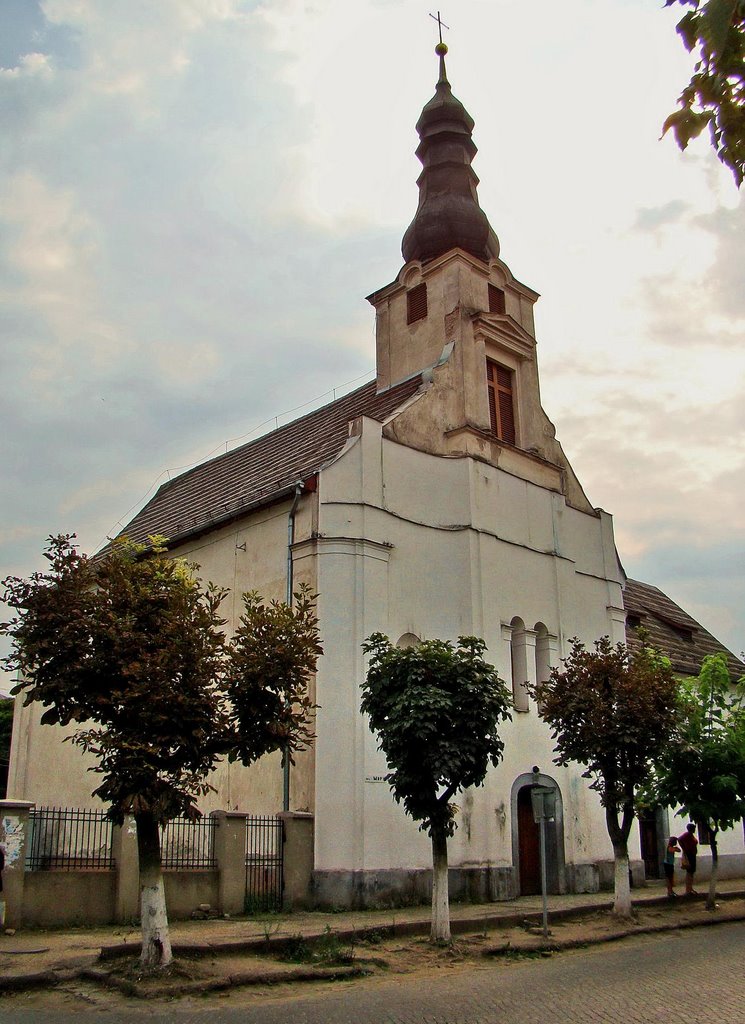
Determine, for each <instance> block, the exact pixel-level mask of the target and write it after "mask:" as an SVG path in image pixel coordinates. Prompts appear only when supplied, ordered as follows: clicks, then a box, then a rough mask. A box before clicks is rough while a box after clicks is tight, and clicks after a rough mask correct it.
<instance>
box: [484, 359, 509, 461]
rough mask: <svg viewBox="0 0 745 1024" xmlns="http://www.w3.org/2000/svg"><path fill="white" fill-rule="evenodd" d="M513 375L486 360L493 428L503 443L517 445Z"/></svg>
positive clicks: (503, 367)
mask: <svg viewBox="0 0 745 1024" xmlns="http://www.w3.org/2000/svg"><path fill="white" fill-rule="evenodd" d="M512 381H513V374H512V370H508V369H507V368H506V367H505V366H500V365H499V363H495V362H494V361H493V360H492V359H487V360H486V386H487V390H488V392H489V418H490V420H491V428H492V430H493V431H494V433H495V434H496V435H497V437H498V438H500V439H501V440H502V441H507V442H508V443H509V444H515V443H516V434H515V406H514V393H513V386H512Z"/></svg>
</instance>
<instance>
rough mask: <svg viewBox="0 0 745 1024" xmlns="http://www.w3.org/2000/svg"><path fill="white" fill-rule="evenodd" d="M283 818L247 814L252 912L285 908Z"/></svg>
mask: <svg viewBox="0 0 745 1024" xmlns="http://www.w3.org/2000/svg"><path fill="white" fill-rule="evenodd" d="M282 849H283V831H282V819H281V818H278V817H276V815H260V814H248V815H246V901H245V909H246V912H247V913H249V914H253V913H257V912H262V911H267V910H280V909H281V908H282V889H283V878H282V867H283V865H282Z"/></svg>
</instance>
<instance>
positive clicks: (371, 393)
mask: <svg viewBox="0 0 745 1024" xmlns="http://www.w3.org/2000/svg"><path fill="white" fill-rule="evenodd" d="M421 383H422V381H421V376H420V375H419V374H417V375H416V376H415V377H413V378H412V379H410V380H406V381H403V382H402V383H401V384H397V385H396V386H395V387H392V388H390V389H389V390H387V391H384V392H382V393H381V394H377V393H376V390H375V381H371V382H370V383H369V384H365V385H363V386H362V387H361V388H357V390H356V391H352V392H351V393H350V394H348V395H344V396H343V397H342V398H338V399H337V400H336V401H335V402H330V403H329V404H328V405H324V406H323V407H322V408H320V409H316V410H315V411H314V412H311V413H308V415H307V416H303V417H301V418H300V419H298V420H294V421H293V422H292V423H287V424H285V426H282V427H279V428H278V429H277V430H274V431H272V433H270V434H265V435H264V436H263V437H260V438H258V439H257V440H255V441H250V442H249V443H248V444H244V445H241V447H240V448H235V449H233V451H230V452H227V453H226V454H225V455H220V456H218V457H217V458H215V459H210V460H209V462H203V463H201V464H200V465H199V466H195V468H194V469H190V470H188V471H187V472H186V473H182V474H181V475H180V476H177V477H175V478H174V479H173V480H169V481H168V483H165V484H163V485H162V486H161V487H160V488H159V489H158V491H157V492H156V494H155V495H154V496H153V497H152V498H151V499H150V501H149V502H148V503H147V505H145V506H144V508H142V509H141V510H140V512H138V513H137V515H136V516H135V517H134V519H132V520H131V521H130V522H129V523H128V524H127V526H125V527H124V529H123V530H122V531H121V533H120V534H119V535H120V536H126V537H129V539H130V540H134V541H137V542H139V543H146V542H147V538H148V537H149V536H153V535H160V536H163V537H167V538H168V540H169V541H170V542H171V543H173V542H177V541H179V540H185V539H186V538H187V537H190V536H193V535H194V534H199V533H205V532H207V531H209V530H212V529H216V528H217V527H218V526H220V525H222V524H224V523H226V522H229V521H230V520H231V519H234V518H235V517H236V516H238V515H240V514H241V513H242V512H245V511H248V510H249V509H251V508H255V507H258V506H261V505H264V504H269V503H271V502H272V501H274V500H277V499H278V498H281V497H282V496H283V494H284V493H288V494H289V493H291V492H292V490H293V489H294V486H295V484H296V482H297V481H298V480H307V479H308V478H309V477H311V476H312V475H313V474H314V473H316V472H317V471H318V470H319V469H320V468H321V466H322V465H323V464H324V463H326V462H327V461H328V460H329V459H331V458H332V457H333V456H334V455H336V454H337V453H338V452H339V451H340V450H341V449H342V448H343V446H344V444H345V442H346V440H347V438H348V436H349V422H350V420H354V419H356V418H357V417H358V416H369V417H370V418H371V419H374V420H378V421H379V422H383V421H384V420H385V419H387V418H388V417H389V416H390V415H391V414H392V413H394V412H395V411H396V409H398V408H399V407H400V406H401V405H403V403H404V402H405V401H406V400H407V399H408V398H410V397H411V396H412V395H413V394H414V393H415V392H416V391H417V389H418V388H419V386H420V385H421Z"/></svg>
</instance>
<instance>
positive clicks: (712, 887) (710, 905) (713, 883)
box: [706, 830, 719, 910]
mask: <svg viewBox="0 0 745 1024" xmlns="http://www.w3.org/2000/svg"><path fill="white" fill-rule="evenodd" d="M718 880H719V847H718V846H717V836H716V832H714V831H713V830H712V833H711V877H710V878H709V892H708V893H707V895H706V909H707V910H716V909H717V881H718Z"/></svg>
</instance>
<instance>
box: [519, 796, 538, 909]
mask: <svg viewBox="0 0 745 1024" xmlns="http://www.w3.org/2000/svg"><path fill="white" fill-rule="evenodd" d="M530 789H531V787H530V786H523V787H522V788H521V789H519V790H518V793H517V834H518V840H519V842H518V849H519V854H518V859H519V864H518V870H519V878H520V895H521V896H532V895H533V894H534V893H538V892H540V891H541V845H540V844H541V839H540V827H539V826H538V825H537V824H536V822H535V821H534V820H533V804H532V801H531V799H530Z"/></svg>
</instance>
